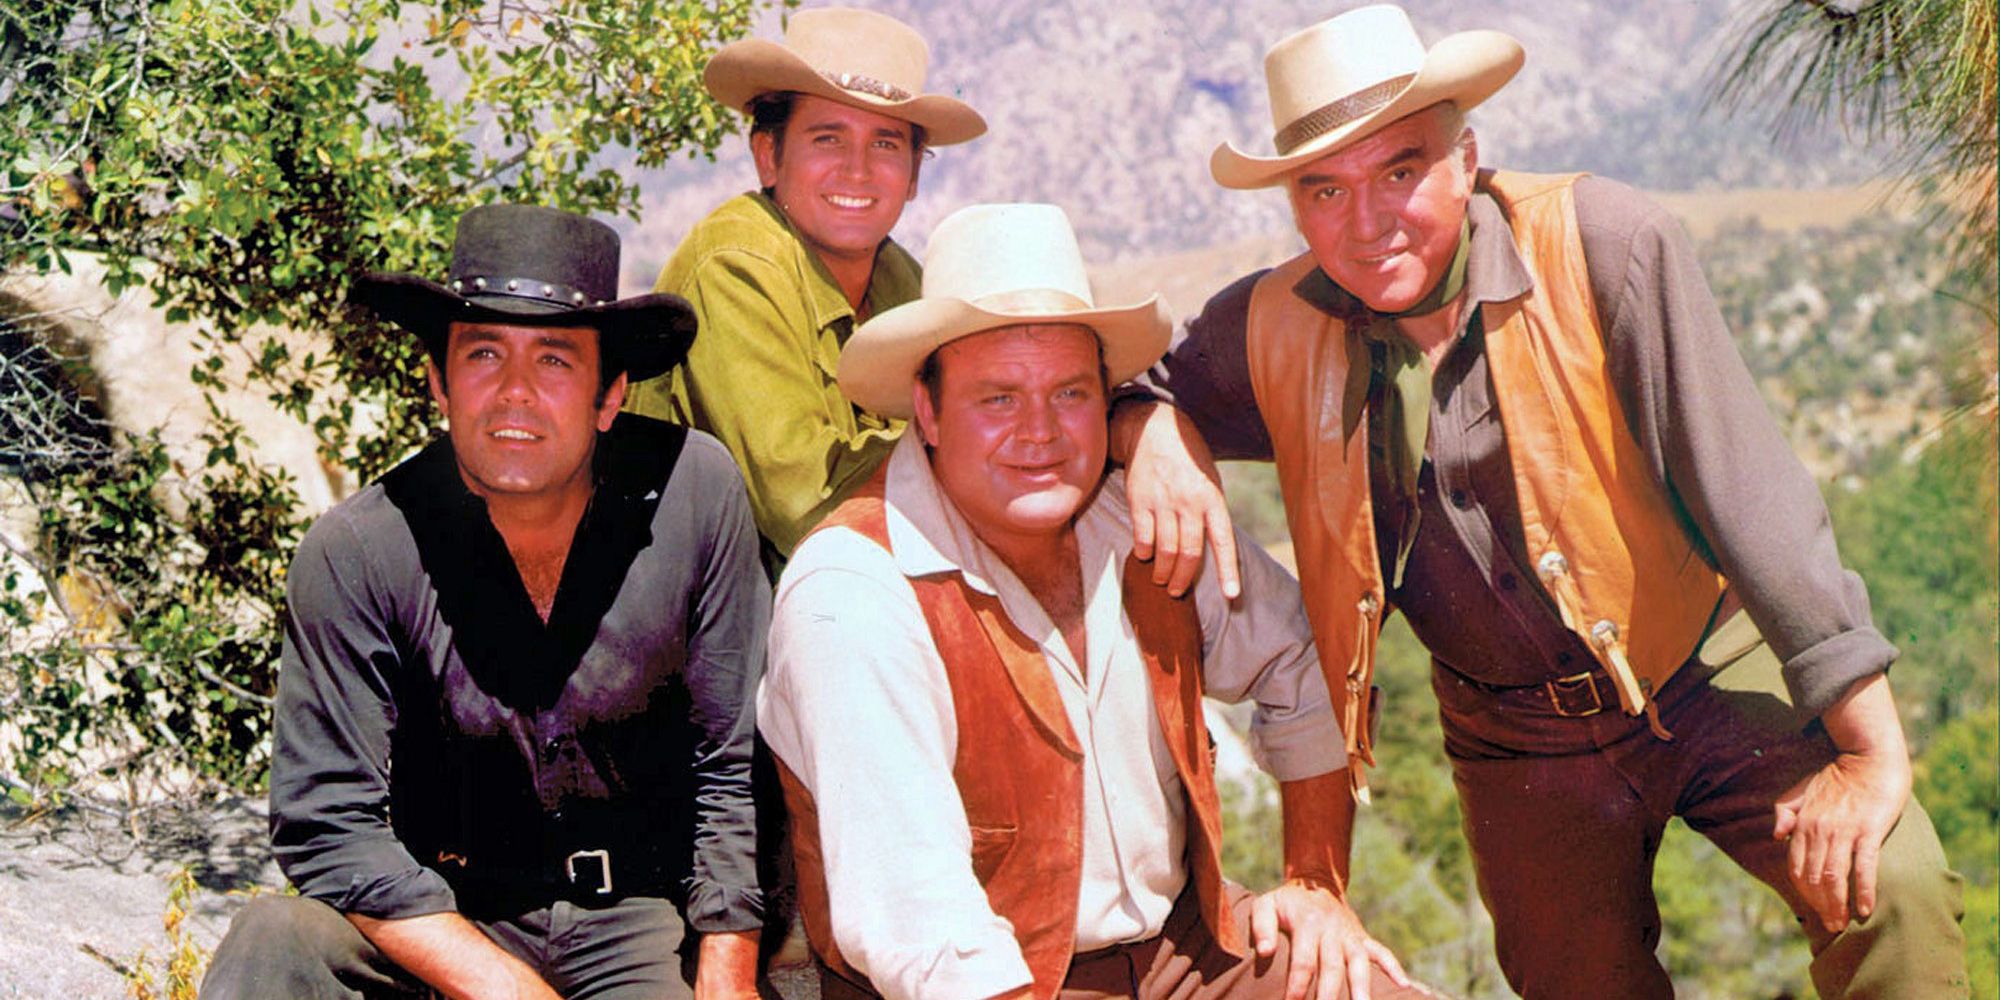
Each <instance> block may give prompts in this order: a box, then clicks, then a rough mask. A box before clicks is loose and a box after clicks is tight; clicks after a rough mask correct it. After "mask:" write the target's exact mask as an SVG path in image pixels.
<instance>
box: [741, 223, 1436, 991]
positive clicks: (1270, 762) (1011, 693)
mask: <svg viewBox="0 0 2000 1000" xmlns="http://www.w3.org/2000/svg"><path fill="white" fill-rule="evenodd" d="M1169 331H1170V324H1169V322H1168V319H1167V316H1166V312H1165V309H1164V307H1163V306H1161V304H1160V303H1159V299H1158V297H1157V296H1155V297H1153V298H1152V299H1149V300H1148V301H1145V302H1142V303H1138V304H1136V305H1129V306H1106V307H1099V306H1096V305H1094V304H1093V301H1092V298H1091V294H1090V286H1089V283H1088V281H1087V280H1086V279H1085V277H1084V270H1083V261H1082V257H1081V255H1080V254H1079V253H1078V251H1077V247H1076V241H1075V237H1074V235H1073V234H1072V233H1071V231H1070V228H1069V223H1068V220H1067V218H1066V217H1065V216H1064V215H1063V213H1062V211H1061V210H1060V209H1057V208H1055V207H1054V206H1050V205H982V206H974V207H972V208H968V209H964V210H962V211H960V212H958V213H956V214H954V215H953V216H952V217H951V218H949V219H947V220H945V221H944V222H943V223H942V224H940V225H939V226H938V229H937V232H936V233H935V235H934V236H933V237H932V240H931V263H930V267H929V269H928V271H927V272H926V274H925V276H924V294H923V297H922V298H921V299H919V300H918V301H916V302H912V303H910V304H908V305H905V306H902V307H900V308H897V309H893V310H889V311H888V312H886V313H884V314H882V315H881V316H878V317H876V318H875V319H873V320H871V321H869V322H868V323H866V324H864V325H863V326H862V328H861V330H860V331H859V332H858V333H857V334H856V335H855V337H854V339H853V340H852V341H851V342H849V343H848V345H847V347H846V349H845V350H844V351H843V352H842V354H841V360H840V370H839V375H840V385H841V388H842V390H843V391H844V392H846V394H847V395H848V397H849V398H850V399H853V400H854V401H855V402H856V403H859V404H860V405H862V406H864V407H866V408H867V409H868V410H870V411H871V412H875V413H884V414H889V415H893V416H897V417H902V418H914V420H915V425H916V429H917V432H916V433H914V434H911V435H907V436H905V438H904V439H903V441H902V442H901V443H900V444H899V445H897V447H896V451H895V453H894V454H893V455H891V457H890V458H889V461H888V462H887V463H886V464H885V466H884V467H883V468H882V469H881V470H880V471H879V472H877V473H876V475H875V476H874V477H873V478H872V479H871V480H870V482H869V483H868V484H867V485H866V486H864V487H862V488H861V489H860V490H859V491H857V492H856V493H855V494H854V495H853V496H851V497H850V498H849V499H848V500H847V501H846V502H844V503H843V504H842V505H841V506H840V507H839V508H838V509H836V510H835V511H834V512H833V514H831V515H830V516H829V517H828V518H827V519H826V520H825V521H823V522H822V523H821V524H820V526H819V527H818V528H817V529H816V530H815V531H814V532H813V533H812V534H811V535H810V536H809V537H808V538H807V539H806V540H805V542H804V543H803V544H802V545H800V547H799V549H798V551H797V552H796V553H795V554H794V559H793V560H792V562H791V564H790V565H789V566H788V567H787V568H786V570H785V574H784V576H783V577H782V579H781V580H780V582H779V586H778V601H777V618H776V621H775V624H774V628H773V631H772V640H773V646H772V658H771V665H770V670H769V674H768V676H767V679H766V682H765V686H764V687H763V689H762V694H761V695H760V698H759V716H758V723H759V728H760V730H761V732H762V733H763V735H764V737H765V739H766V740H767V741H768V742H769V743H770V745H771V748H772V751H773V752H774V754H775V755H776V756H777V758H778V759H779V761H780V762H781V764H782V767H783V771H782V773H783V777H784V782H785V788H786V797H787V801H788V803H789V804H790V806H791V809H792V813H793V819H794V823H793V845H794V850H795V856H796V858H797V861H798V869H799V882H800V894H801V907H802V910H803V912H804V914H805V918H806V928H807V931H808V934H809V936H810V937H811V939H812V943H813V945H814V950H815V951H816V953H817V954H818V955H819V957H820V959H821V960H822V962H823V963H824V965H825V968H826V974H825V976H824V978H823V988H824V991H825V994H826V995H827V996H829V997H850V996H857V995H875V994H877V993H879V994H880V995H883V996H888V997H940V998H954V1000H962V998H968V997H995V996H1006V997H1029V996H1033V997H1040V998H1048V997H1056V996H1064V997H1079V998H1080V997H1085V996H1089V997H1168V996H1173V997H1184V998H1187V997H1200V998H1221V997H1245V998H1247V997H1273V998H1275V997H1277V996H1280V995H1290V996H1293V997H1304V996H1306V995H1307V991H1308V989H1309V988H1310V987H1311V986H1312V984H1313V982H1314V980H1315V979H1317V981H1318V987H1317V989H1318V992H1317V994H1316V995H1317V996H1319V997H1323V998H1331V997H1333V996H1334V995H1336V993H1338V992H1340V991H1341V990H1342V988H1343V986H1346V987H1350V988H1351V990H1352V993H1353V995H1356V996H1361V997H1366V996H1369V995H1371V991H1372V995H1373V996H1375V997H1378V998H1379V997H1385V996H1419V995H1427V994H1422V993H1421V992H1419V991H1417V990H1416V989H1415V988H1413V987H1409V986H1406V985H1404V984H1403V983H1404V979H1403V975H1402V972H1401V970H1400V969H1399V967H1398V966H1397V964H1396V962H1395V959H1394V957H1393V956H1391V955H1390V953H1389V952H1388V950H1387V949H1386V948H1384V947H1382V946H1381V945H1380V944H1378V943H1376V942H1375V941H1373V940H1372V939H1370V938H1369V937H1368V935H1367V934H1366V932H1365V931H1363V930H1362V928H1361V925H1360V922H1359V921H1358V920H1357V919H1356V917H1355V916H1354V914H1353V911H1351V910H1350V909H1349V908H1348V907H1347V905H1346V902H1345V900H1344V885H1345V876H1346V857H1347V844H1346V841H1345V840H1344V839H1343V834H1344V832H1345V831H1346V829H1347V828H1348V824H1347V822H1346V819H1347V817H1348V816H1349V815H1351V813H1350V810H1351V803H1350V800H1349V799H1348V796H1347V795H1346V791H1345V790H1346V788H1347V777H1346V774H1345V771H1344V768H1345V766H1346V763H1347V762H1346V758H1345V755H1344V753H1343V752H1342V749H1341V747H1342V740H1341V737H1340V733H1339V729H1338V727H1337V725H1336V723H1335V722H1334V718H1333V713H1332V711H1331V706H1330V704H1329V702H1328V699H1327V693H1326V688H1325V686H1324V683H1323V681H1322V679H1321V673H1320V671H1319V669H1318V667H1317V661H1316V659H1315V657H1314V655H1313V649H1312V644H1311V641H1310V636H1309V630H1308V627H1307V625H1306V622H1305V619H1304V616H1303V615H1302V613H1301V612H1300V609H1299V603H1298V591H1297V589H1296V585H1295V584H1294V582H1293V581H1292V580H1291V578H1290V577H1289V576H1287V575H1286V574H1285V572H1284V571H1283V570H1282V569H1280V568H1278V567H1277V565H1276V564H1275V563H1273V562H1272V561H1271V560H1270V558H1269V557H1268V556H1266V555H1264V554H1263V552H1262V551H1261V550H1259V549H1257V548H1256V547H1255V546H1252V545H1247V544H1246V545H1245V547H1244V550H1245V552H1246V553H1248V556H1247V558H1246V559H1245V560H1244V563H1243V572H1244V574H1245V583H1246V586H1245V590H1244V592H1245V597H1244V598H1243V599H1242V600H1240V601H1235V602H1231V601H1229V600H1227V599H1226V598H1225V597H1224V596H1223V594H1222V592H1221V588H1220V585H1219V581H1218V574H1217V573H1216V572H1215V570H1214V568H1213V567H1212V566H1211V567H1209V568H1208V569H1207V570H1206V571H1204V573H1203V574H1202V575H1201V576H1200V577H1199V579H1198V580H1197V581H1196V583H1195V587H1194V594H1193V599H1192V600H1177V599H1174V598H1172V597H1169V596H1168V595H1167V593H1166V592H1165V591H1164V590H1162V589H1161V588H1159V587H1156V586H1154V585H1153V584H1152V583H1151V582H1149V581H1148V580H1147V579H1146V576H1147V575H1148V573H1149V572H1150V571H1149V570H1146V569H1145V568H1143V567H1142V566H1141V565H1140V564H1139V563H1137V562H1135V561H1133V560H1132V559H1130V558H1129V556H1130V552H1131V549H1132V538H1131V524H1130V517H1129V513H1128V510H1127V507H1126V503H1125V498H1124V477H1123V475H1122V474H1112V475H1110V476H1108V477H1107V476H1106V475H1105V471H1104V469H1105V465H1104V458H1105V434H1106V424H1105V407H1106V398H1107V395H1106V388H1107V385H1108V384H1109V383H1114V382H1117V381H1122V380H1124V379H1127V378H1130V377H1131V376H1133V375H1135V374H1137V373H1138V372H1140V371H1142V370H1143V369H1144V368H1145V367H1146V366H1147V365H1149V364H1151V363H1152V362H1153V361H1154V360H1155V359H1157V358H1158V357H1159V355H1160V352H1161V351H1162V350H1164V349H1165V347H1166V344H1167V338H1168V334H1169ZM1204 693H1206V694H1208V695H1211V696H1215V697H1220V698H1223V699H1226V700H1231V701H1241V700H1254V701H1255V702H1256V704H1257V712H1256V715H1255V716H1254V721H1253V722H1252V726H1251V741H1252V743H1253V746H1254V747H1255V749H1256V752H1257V756H1258V758H1259V759H1260V760H1261V761H1262V762H1263V764H1264V765H1265V766H1266V767H1268V768H1269V769H1270V770H1271V771H1272V773H1273V774H1275V775H1276V777H1277V778H1278V779H1279V781H1280V788H1281V789H1282V794H1283V800H1284V806H1285V810H1286V820H1287V822H1286V827H1285V831H1286V838H1285V856H1286V868H1287V874H1288V876H1290V877H1289V878H1288V880H1287V881H1286V882H1285V883H1284V885H1282V886H1280V887H1279V888H1278V889H1276V890H1273V891H1272V892H1269V893H1266V894H1264V895H1261V896H1256V897H1252V896H1251V895H1250V894H1248V893H1246V892H1244V891H1243V890H1241V889H1240V888H1237V887H1235V886H1232V885H1229V884H1227V883H1225V882H1224V881H1223V879H1222V872H1221V866H1220V853H1219V852H1220V849H1221V827H1220V824H1221V816H1220V806H1219V804H1218V801H1217V795H1216V787H1215V770H1214V768H1215V762H1214V757H1213V755H1214V748H1213V746H1212V745H1211V743H1210V741H1209V734H1208V732H1207V729H1206V727H1205V725H1204V722H1203V716H1202V708H1201V704H1202V695H1203V694H1204ZM1288 988H1289V992H1288Z"/></svg>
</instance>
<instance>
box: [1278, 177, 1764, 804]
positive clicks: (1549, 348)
mask: <svg viewBox="0 0 2000 1000" xmlns="http://www.w3.org/2000/svg"><path fill="white" fill-rule="evenodd" d="M1578 176H1581V175H1566V176H1541V175H1534V174H1518V173H1487V172H1482V173H1481V175H1480V180H1479V190H1481V191H1483V192H1485V193H1488V194H1491V195H1492V196H1493V197H1494V199H1495V200H1496V201H1497V202H1498V203H1499V206H1500V211H1501V214H1502V215H1503V216H1505V217H1506V219H1507V220H1508V224H1509V225H1510V227H1511V228H1512V229H1513V234H1514V244H1515V246H1516V247H1517V248H1519V250H1520V253H1521V258H1522V262H1523V263H1524V264H1525V265H1526V266H1527V268H1528V270H1529V273H1530V275H1531V276H1532V278H1533V287H1532V289H1531V290H1530V291H1529V292H1528V293H1527V294H1526V295H1525V296H1523V297H1521V298H1519V299H1516V300H1514V301H1511V302H1505V303H1489V304H1487V305H1486V306H1484V307H1483V308H1484V311H1485V314H1484V322H1485V326H1486V331H1487V333H1486V353H1487V363H1488V365H1489V367H1490V369H1491V372H1492V378H1493V390H1494V396H1495V398H1496V400H1497V401H1498V406H1499V410H1500V421H1501V424H1502V426H1503V427H1505V428H1506V438H1507V452H1508V455H1509V457H1510V458H1511V459H1512V460H1513V465H1514V485H1515V491H1516V496H1517V499H1518V501H1519V504H1520V513H1521V527H1522V532H1523V536H1524V537H1525V538H1526V539H1527V543H1528V555H1529V558H1530V559H1532V560H1533V561H1534V565H1535V568H1536V572H1537V576H1538V577H1539V579H1540V582H1541V585H1542V587H1543V589H1544V590H1546V591H1547V592H1548V594H1549V596H1550V597H1551V598H1553V599H1554V602H1555V605H1556V607H1557V608H1558V609H1559V610H1560V612H1561V614H1562V619H1563V625H1564V626H1565V627H1567V628H1569V629H1570V630H1571V631H1572V632H1575V633H1576V634H1577V635H1579V636H1581V637H1582V638H1583V639H1584V641H1585V642H1586V643H1587V644H1588V645H1589V647H1590V649H1591V650H1592V651H1593V653H1595V655H1596V657H1597V659H1598V661H1599V662H1600V663H1601V664H1602V665H1603V666H1604V668H1605V669H1606V671H1607V672H1608V673H1609V674H1610V676H1611V677H1612V679H1613V681H1614V683H1615V686H1616V687H1617V689H1618V697H1619V703H1620V706H1621V707H1622V708H1623V709H1624V710H1625V711H1626V712H1628V713H1631V714H1634V715H1637V714H1640V713H1641V712H1645V713H1647V714H1648V716H1649V717H1652V710H1651V705H1652V703H1651V694H1652V692H1653V691H1656V690H1658V689H1659V687H1660V686H1661V685H1662V684H1664V683H1666V680H1667V678H1668V677H1670V676H1672V675H1673V673H1674V671H1675V670H1677V669H1679V667H1680V665H1681V664H1682V663H1683V662H1685V661H1686V660H1687V658H1688V657H1689V656H1690V655H1692V654H1693V652H1694V650H1695V648H1696V646H1697V645H1699V643H1700V642H1701V637H1702V634H1703V632H1704V631H1705V630H1706V629H1707V627H1708V624H1709V621H1710V618H1711V616H1712V615H1713V614H1714V612H1715V609H1716V606H1717V604H1718V603H1719V601H1720V598H1721V596H1722V592H1723V590H1724V588H1725V587H1726V586H1727V581H1725V580H1724V579H1723V577H1722V576H1721V575H1720V574H1719V573H1717V572H1716V571H1715V569H1714V568H1713V567H1711V566H1710V565H1709V564H1708V563H1707V562H1705V561H1703V559H1702V558H1701V557H1700V555H1698V554H1697V553H1696V551H1695V549H1694V544H1693V542H1692V540H1691V539H1690V538H1689V537H1688V536H1687V533H1686V531H1685V530H1684V529H1683V528H1682V526H1681V523H1680V521H1679V520H1678V519H1677V518H1676V517H1675V515H1674V511H1673V508H1672V505H1671V503H1670V502H1669V501H1668V499H1667V496H1666V492H1665V490H1664V489H1663V488H1662V486H1661V484H1660V483H1659V482H1658V481H1657V480H1656V479H1655V478H1654V476H1653V474H1652V472H1651V470H1650V466H1649V463H1648V461H1647V459H1646V455H1645V453H1644V452H1643V450H1642V449H1641V448H1640V446H1639V442H1638V441H1637V440H1636V439H1635V438H1634V437H1633V436H1632V433H1631V430H1630V428H1629V425H1628V424H1627V423H1626V419H1625V413H1624V407H1623V406H1622V405H1621V404H1620V402H1619V399H1618V395H1617V393H1616V392H1614V391H1613V389H1612V386H1611V384H1610V380H1609V374H1608V372H1607V370H1606V360H1605V352H1604V338H1603V334H1602V331H1600V330H1599V328H1598V323H1597V309H1596V306H1595V303H1594V302H1593V300H1592V296H1591V290H1590V275H1589V272H1588V270H1587V269H1586V267H1585V265H1584V259H1583V242H1582V239H1581V237H1580V235H1579V233H1578V229H1577V223H1576V209H1575V201H1574V197H1573V187H1574V184H1575V182H1576V178H1577V177H1578ZM1316 267H1318V263H1317V262H1316V261H1314V259H1313V257H1312V255H1311V254H1310V253H1307V254H1301V255H1300V256H1298V257H1295V258H1293V259H1292V260H1290V261H1287V262H1286V263H1284V264H1283V265H1280V266H1279V267H1277V268H1275V269H1273V270H1272V271H1271V272H1270V273H1269V274H1267V275H1265V276H1264V277H1263V278H1262V279H1261V280H1259V281H1258V283H1257V285H1256V287H1255V289H1254V290H1253V291H1252V292H1251V298H1250V316H1249V326H1248V344H1249V355H1250V379H1251V384H1252V385H1253V387H1254V389H1255V392H1256V396H1257V406H1258V409H1259V410H1260V411H1262V413H1263V416H1264V423H1265V424H1266V426H1267V427H1268V428H1269V429H1270V433H1271V442H1272V445H1273V447H1274V450H1275V452H1276V458H1277V465H1278V480H1279V485H1280V489H1281V490H1282V492H1283V494H1284V498H1285V514H1286V519H1287V520H1288V521H1289V523H1290V525H1291V532H1292V541H1293V544H1294V546H1295V548H1296V550H1297V553H1298V566H1299V584H1300V587H1301V589H1302V590H1303V591H1304V595H1305V603H1306V613H1307V617H1308V618H1309V619H1310V620H1311V622H1312V629H1313V638H1314V640H1315V642H1316V643H1317V644H1318V646H1319V657H1320V665H1321V667H1322V669H1324V670H1325V671H1326V678H1327V688H1328V690H1329V691H1330V692H1331V693H1332V696H1333V704H1334V710H1335V713H1336V715H1337V716H1338V717H1339V718H1340V723H1341V727H1342V731H1343V732H1345V733H1346V736H1347V752H1348V757H1349V759H1350V761H1352V762H1354V764H1355V766H1354V767H1353V768H1352V774H1353V776H1354V787H1355V791H1356V794H1357V795H1358V796H1359V797H1360V798H1362V799H1363V800H1364V801H1365V800H1366V798H1367V783H1366V778H1365V776H1364V774H1363V768H1362V766H1361V765H1362V764H1368V765H1373V764H1374V762H1375V761H1374V756H1373V754H1372V752H1371V747H1370V743H1371V739H1370V735H1369V722H1370V720H1369V717H1368V716H1369V711H1370V708H1369V704H1368V700H1369V699H1368V692H1369V689H1370V682H1371V681H1372V679H1373V677H1374V671H1375V641H1376V636H1377V634H1378V632H1379V630H1380V629H1381V626H1382V616H1383V613H1384V610H1385V608H1384V600H1383V586H1382V572H1381V566H1380V564H1379V563H1378V562H1377V558H1378V557H1377V553H1376V547H1375V522H1374V509H1373V508H1374V505H1373V504H1372V503H1371V502H1370V499H1369V498H1370V494H1369V486H1368V458H1367V456H1368V441H1367V437H1368V432H1367V428H1366V426H1365V423H1364V426H1362V427H1360V428H1357V429H1356V431H1355V432H1354V435H1353V437H1352V438H1350V439H1348V440H1346V441H1343V440H1342V439H1341V426H1340V423H1341V418H1340V414H1341V398H1340V396H1341V391H1342V389H1343V387H1344V386H1345V385H1346V374H1347V372H1346V369H1347V339H1346V338H1347V332H1346V329H1345V326H1344V324H1343V323H1342V322H1341V321H1340V320H1338V319H1336V318H1334V317H1331V316H1328V315H1327V314H1326V313H1325V312H1324V311H1322V310H1320V309H1318V308H1316V307H1315V306H1313V305H1312V304H1310V303H1308V302H1306V301H1305V300H1304V299H1302V298H1300V297H1299V296H1298V295H1297V294H1296V293H1295V292H1294V291H1293V287H1294V286H1295V285H1297V284H1298V282H1299V281H1300V280H1301V279H1303V278H1305V277H1306V276H1307V275H1308V274H1310V273H1311V272H1312V270H1313V269H1314V268H1316ZM1655 727H1656V729H1657V720H1655ZM1661 732H1664V731H1663V730H1662V731H1661Z"/></svg>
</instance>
